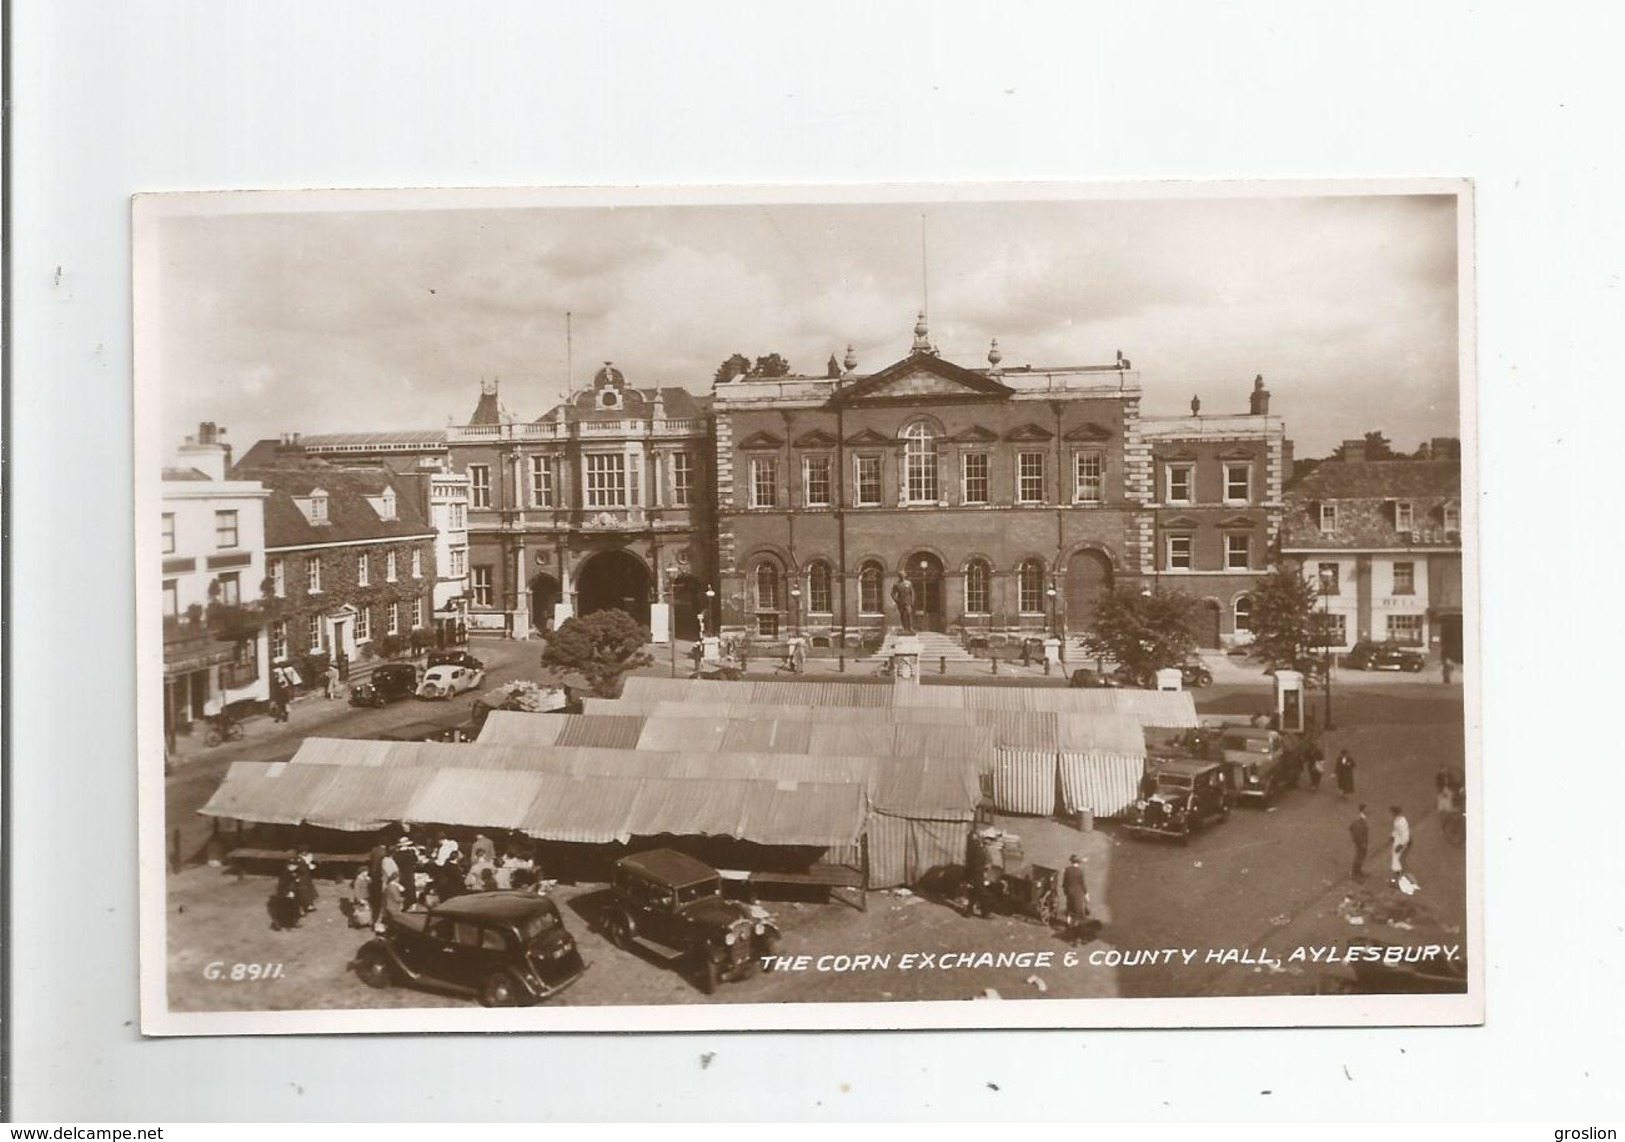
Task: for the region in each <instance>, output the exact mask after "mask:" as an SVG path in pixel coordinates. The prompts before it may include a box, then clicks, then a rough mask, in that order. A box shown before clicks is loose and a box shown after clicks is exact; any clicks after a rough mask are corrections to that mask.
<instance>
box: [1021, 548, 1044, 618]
mask: <svg viewBox="0 0 1625 1142" xmlns="http://www.w3.org/2000/svg"><path fill="white" fill-rule="evenodd" d="M1016 582H1017V585H1018V587H1019V589H1020V590H1019V594H1020V602H1021V613H1022V614H1024V615H1041V614H1043V613H1044V561H1043V560H1041V559H1029V560H1027V561H1026V562H1025V563H1023V564H1022V565H1021V570H1020V571H1018V572H1017V573H1016Z"/></svg>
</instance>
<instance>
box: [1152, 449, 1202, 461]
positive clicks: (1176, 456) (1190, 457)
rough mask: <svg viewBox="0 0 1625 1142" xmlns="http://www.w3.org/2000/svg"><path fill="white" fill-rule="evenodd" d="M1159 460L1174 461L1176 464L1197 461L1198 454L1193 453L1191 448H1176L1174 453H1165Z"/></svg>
mask: <svg viewBox="0 0 1625 1142" xmlns="http://www.w3.org/2000/svg"><path fill="white" fill-rule="evenodd" d="M1158 459H1160V460H1164V461H1167V460H1172V461H1175V462H1183V461H1194V460H1195V459H1196V453H1194V452H1192V451H1191V450H1190V449H1189V448H1176V449H1174V451H1172V452H1166V453H1164V454H1163V455H1162V456H1160V457H1158Z"/></svg>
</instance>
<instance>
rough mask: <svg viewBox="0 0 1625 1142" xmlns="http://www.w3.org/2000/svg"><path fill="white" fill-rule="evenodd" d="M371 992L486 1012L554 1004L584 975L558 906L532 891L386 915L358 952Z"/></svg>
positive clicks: (468, 898)
mask: <svg viewBox="0 0 1625 1142" xmlns="http://www.w3.org/2000/svg"><path fill="white" fill-rule="evenodd" d="M355 970H356V974H357V975H359V976H360V977H361V979H362V981H363V982H364V983H366V984H367V985H369V986H371V987H378V988H384V987H390V986H392V985H395V984H411V985H414V986H418V987H427V988H433V989H435V990H440V991H449V992H453V993H455V994H459V995H468V996H473V997H476V998H478V999H479V1001H480V1002H481V1003H483V1004H485V1006H487V1007H517V1006H526V1005H529V1004H532V1003H540V1002H541V1001H542V1000H544V999H551V998H552V997H553V996H555V995H557V994H558V993H559V992H561V991H563V990H564V989H565V988H567V987H569V986H570V985H571V984H573V983H574V982H575V981H576V980H578V979H580V978H581V975H582V973H583V972H585V971H586V970H587V965H586V963H585V962H584V961H583V960H582V958H581V950H580V949H579V948H577V947H576V942H575V937H573V936H571V935H570V933H569V930H568V929H566V928H565V926H564V919H563V917H561V916H560V915H559V908H558V905H557V904H555V903H554V902H553V900H552V899H551V898H550V897H547V896H537V895H535V894H534V893H531V892H476V893H470V894H469V895H467V896H459V897H457V898H456V899H455V900H448V901H447V902H446V903H444V904H441V905H439V906H438V907H436V908H431V909H430V910H429V911H427V912H395V913H391V914H389V915H388V916H386V918H385V919H384V920H382V921H381V922H380V924H379V931H378V935H377V936H376V937H375V938H374V939H372V940H371V941H369V942H368V943H367V944H365V945H364V946H363V947H362V948H361V950H360V951H359V952H358V953H357V954H356V958H355Z"/></svg>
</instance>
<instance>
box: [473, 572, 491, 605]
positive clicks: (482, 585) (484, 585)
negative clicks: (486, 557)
mask: <svg viewBox="0 0 1625 1142" xmlns="http://www.w3.org/2000/svg"><path fill="white" fill-rule="evenodd" d="M492 594H493V592H492V588H491V567H490V565H489V564H476V565H475V567H474V605H475V606H476V607H489V606H490V605H491V598H492Z"/></svg>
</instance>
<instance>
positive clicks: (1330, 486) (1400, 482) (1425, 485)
mask: <svg viewBox="0 0 1625 1142" xmlns="http://www.w3.org/2000/svg"><path fill="white" fill-rule="evenodd" d="M1459 495H1461V465H1460V464H1458V463H1457V462H1455V461H1454V460H1355V461H1348V460H1328V461H1325V462H1324V463H1322V464H1321V465H1320V466H1319V467H1317V468H1316V469H1315V470H1314V471H1313V472H1310V473H1309V474H1308V475H1307V476H1305V477H1304V478H1303V479H1302V480H1299V481H1298V482H1297V483H1296V484H1295V485H1293V487H1292V490H1291V492H1290V496H1291V498H1293V499H1296V500H1299V501H1303V502H1307V501H1309V500H1359V499H1379V500H1383V499H1406V498H1411V499H1427V498H1429V497H1433V496H1444V497H1449V496H1459Z"/></svg>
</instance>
